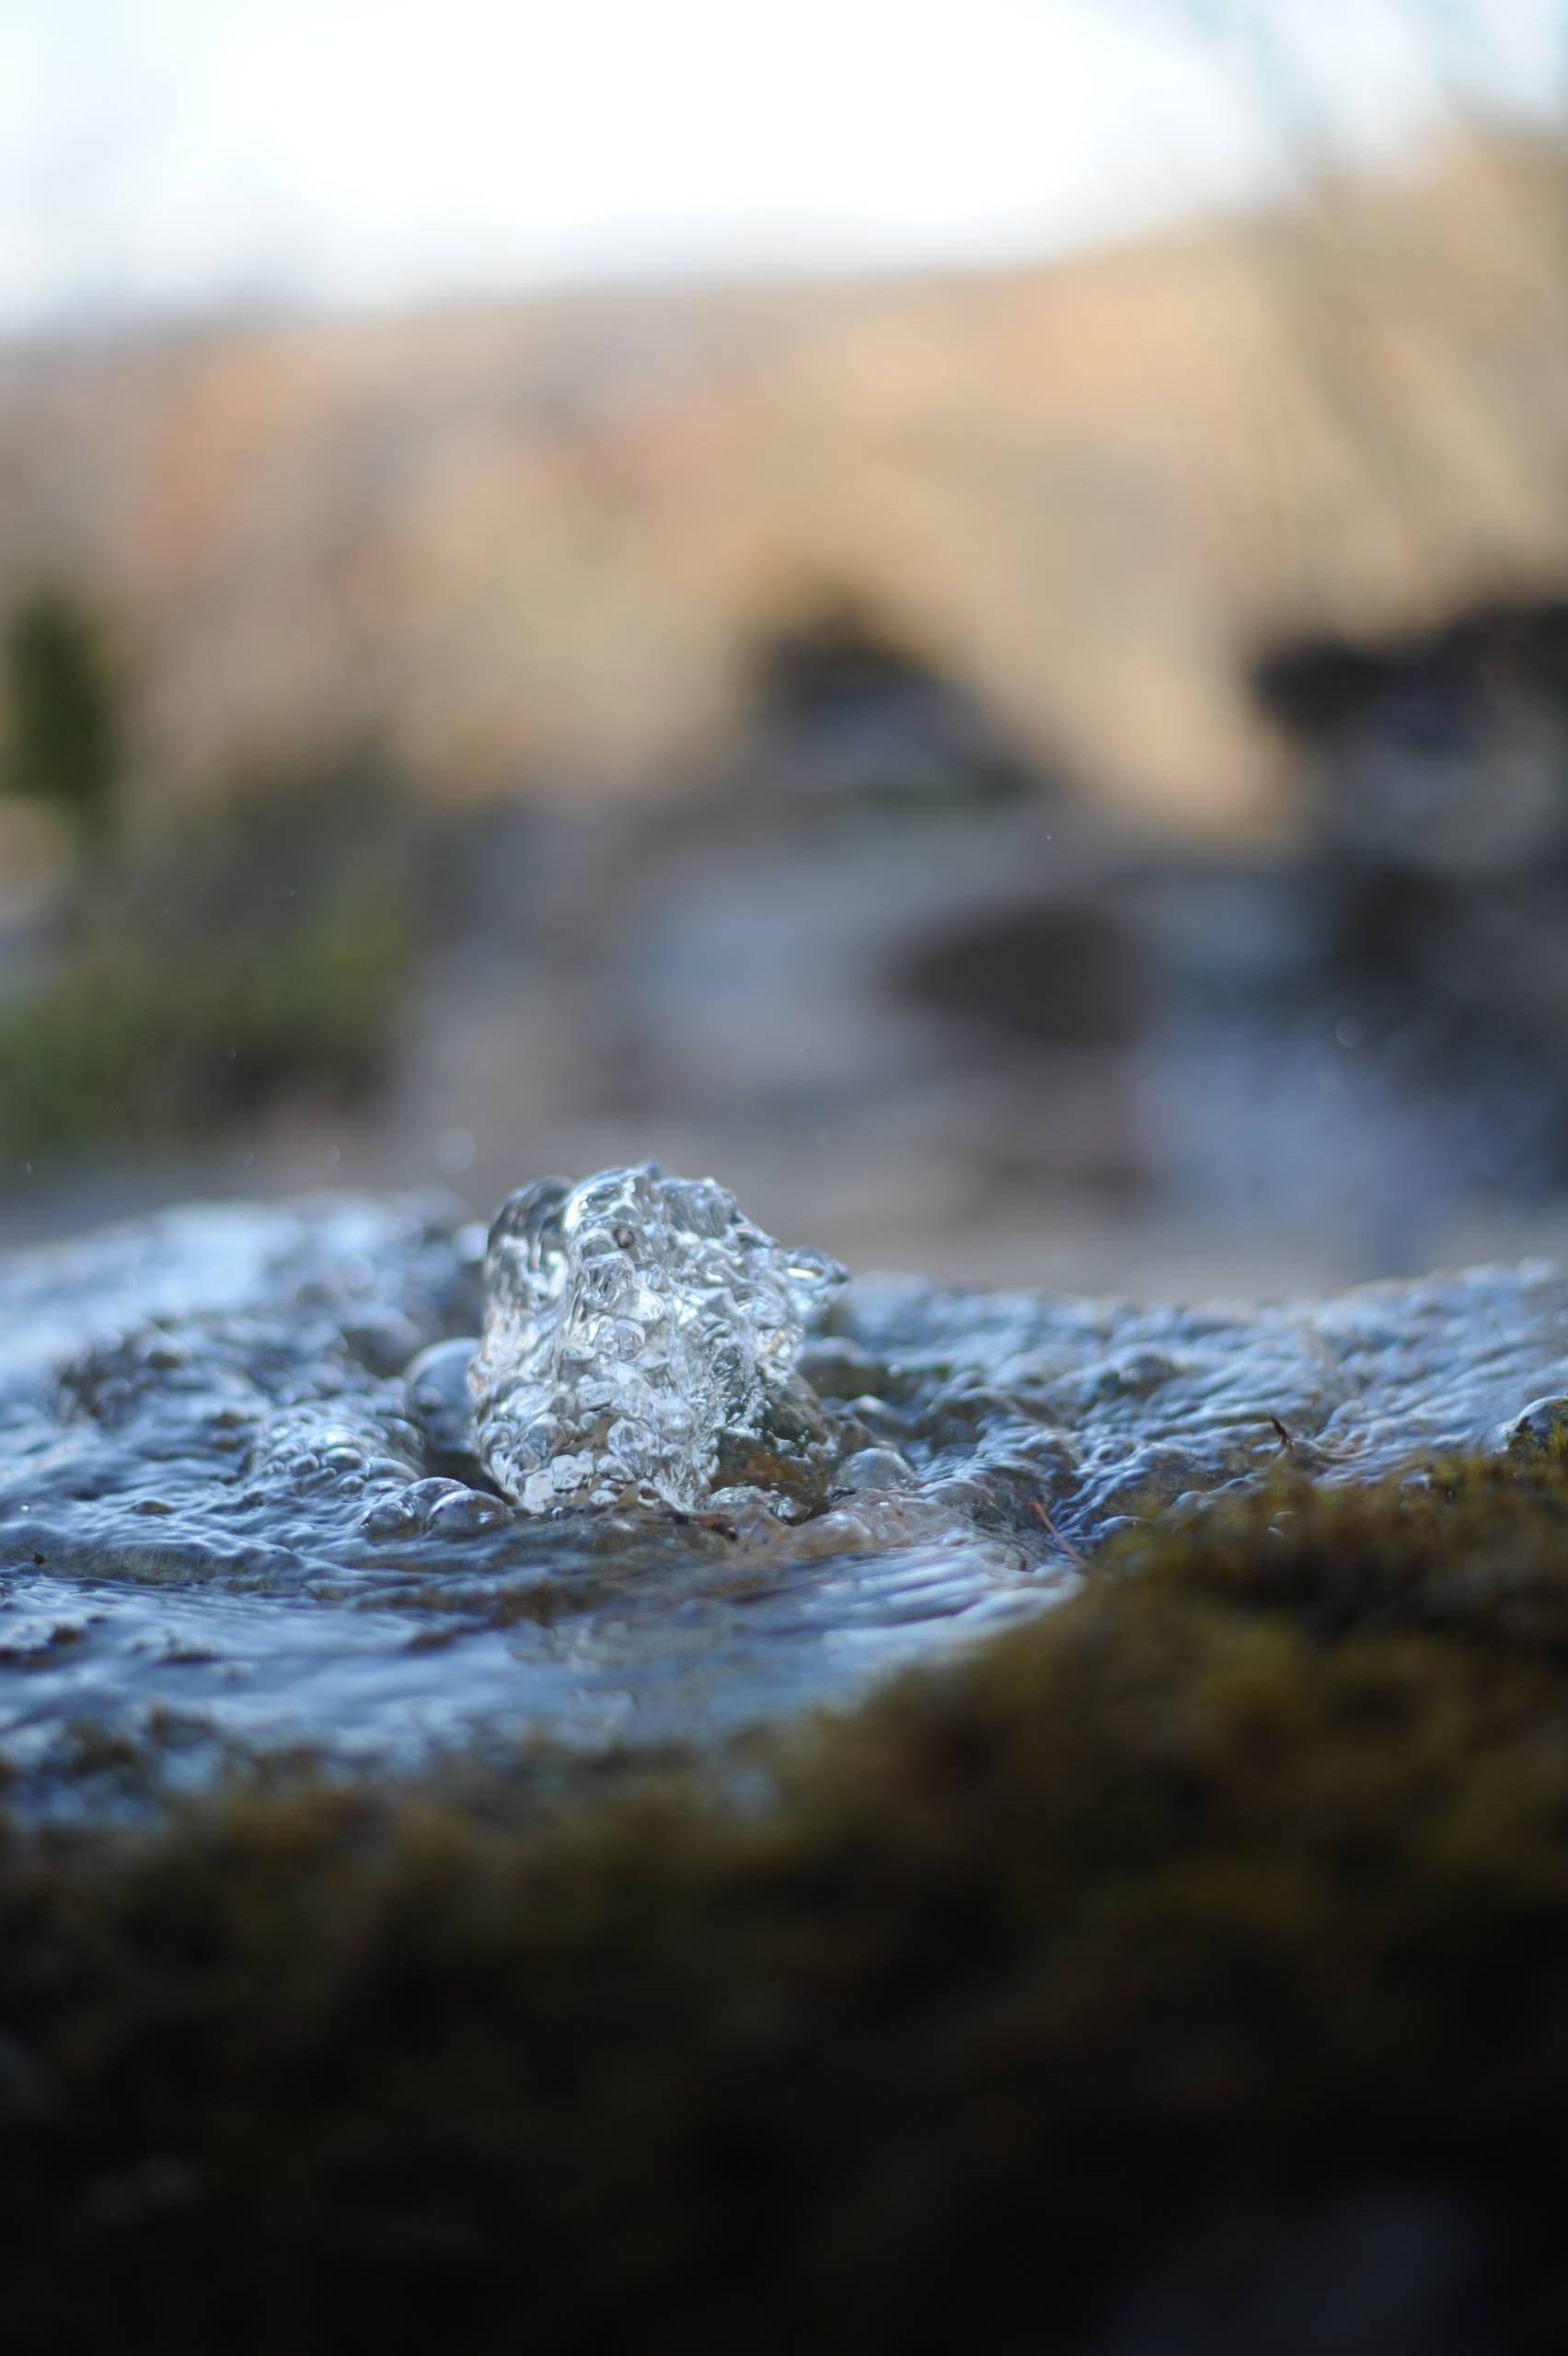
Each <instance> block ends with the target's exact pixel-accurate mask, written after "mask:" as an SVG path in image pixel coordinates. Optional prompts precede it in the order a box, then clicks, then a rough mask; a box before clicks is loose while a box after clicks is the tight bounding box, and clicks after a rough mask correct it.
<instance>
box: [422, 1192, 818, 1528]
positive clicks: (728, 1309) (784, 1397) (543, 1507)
mask: <svg viewBox="0 0 1568 2356" xmlns="http://www.w3.org/2000/svg"><path fill="white" fill-rule="evenodd" d="M845 1281H846V1279H845V1274H844V1271H843V1269H841V1268H839V1267H838V1266H837V1265H836V1264H835V1263H834V1262H833V1261H831V1260H829V1259H827V1258H825V1257H824V1254H823V1253H820V1252H787V1251H786V1250H784V1248H783V1247H782V1246H781V1245H780V1244H778V1243H776V1242H774V1240H773V1238H772V1237H771V1236H770V1235H765V1234H764V1233H763V1231H762V1230H761V1229H760V1228H758V1227H755V1226H754V1225H753V1224H752V1222H751V1220H750V1219H748V1218H745V1217H744V1215H743V1214H742V1212H741V1211H740V1209H739V1208H738V1207H737V1205H736V1202H735V1198H734V1196H733V1195H732V1194H730V1193H728V1192H727V1191H726V1190H725V1188H723V1187H722V1186H719V1185H716V1184H714V1182H713V1181H712V1179H710V1178H699V1179H687V1178H675V1177H666V1176H665V1174H664V1173H663V1172H662V1171H661V1170H659V1169H658V1168H657V1167H656V1166H655V1164H653V1163H652V1162H643V1163H640V1165H639V1166H638V1167H636V1168H634V1169H624V1170H605V1171H601V1172H599V1174H598V1175H597V1176H596V1177H593V1178H585V1179H584V1180H583V1181H582V1184H580V1185H576V1186H571V1185H568V1184H567V1183H566V1181H565V1180H564V1179H559V1178H546V1179H540V1180H538V1181H536V1184H533V1185H531V1186H525V1187H524V1188H523V1189H522V1190H521V1191H520V1192H519V1193H517V1194H515V1195H512V1196H511V1197H510V1199H509V1200H508V1201H507V1202H506V1203H504V1204H503V1205H502V1208H501V1211H500V1212H499V1214H498V1215H497V1218H496V1220H495V1223H494V1225H493V1227H492V1228H491V1230H490V1247H489V1252H488V1253H487V1257H486V1262H485V1293H486V1307H485V1318H484V1325H483V1329H482V1332H481V1335H480V1340H479V1346H478V1351H477V1352H476V1354H475V1357H474V1360H473V1365H472V1369H471V1371H470V1374H469V1388H470V1392H471V1394H472V1398H473V1403H474V1437H475V1444H476V1447H477V1450H478V1455H479V1458H480V1460H481V1461H482V1462H483V1464H484V1466H485V1469H486V1470H487V1472H489V1473H490V1477H491V1479H492V1480H493V1481H494V1482H495V1484H496V1486H497V1487H498V1488H499V1489H501V1490H502V1493H503V1494H504V1495H505V1496H508V1497H510V1498H511V1499H512V1501H513V1504H515V1505H518V1506H521V1507H522V1508H523V1510H524V1511H525V1513H532V1514H543V1513H550V1512H554V1511H556V1510H558V1509H559V1508H563V1507H585V1506H612V1505H621V1506H625V1505H641V1506H644V1507H648V1506H673V1507H677V1508H681V1509H685V1510H686V1511H691V1510H695V1509H699V1508H701V1507H708V1506H718V1507H722V1506H723V1505H725V1504H726V1503H732V1502H735V1501H737V1500H738V1499H739V1498H740V1497H741V1496H744V1495H745V1494H747V1493H750V1494H751V1495H754V1496H755V1494H756V1493H757V1492H759V1491H760V1492H762V1493H763V1494H765V1495H766V1496H767V1497H768V1499H769V1502H770V1503H772V1504H773V1505H774V1506H775V1507H776V1509H778V1508H781V1509H782V1510H783V1511H784V1512H785V1514H786V1515H788V1514H789V1512H790V1506H791V1504H792V1503H794V1502H796V1501H798V1500H799V1499H801V1497H802V1496H804V1495H805V1494H806V1493H808V1492H810V1491H812V1490H813V1489H820V1486H821V1482H820V1478H818V1477H815V1476H818V1475H820V1472H821V1471H822V1468H823V1466H824V1463H825V1461H827V1458H828V1456H829V1455H830V1453H831V1446H830V1438H829V1430H828V1426H827V1424H826V1422H825V1419H824V1416H823V1415H822V1412H821V1409H820V1408H819V1406H818V1405H817V1403H816V1400H815V1398H814V1395H813V1392H811V1391H810V1390H809V1389H808V1388H807V1386H806V1385H805V1384H804V1383H803V1382H802V1381H801V1379H800V1377H799V1376H798V1375H797V1374H796V1372H795V1357H796V1353H797V1352H798V1350H799V1349H800V1347H801V1341H802V1339H803V1338H804V1333H805V1325H806V1321H807V1318H808V1317H809V1315H810V1314H811V1312H812V1311H813V1308H815V1307H816V1306H817V1305H818V1304H820V1303H821V1302H822V1301H823V1300H824V1299H825V1298H826V1297H827V1296H828V1295H830V1294H831V1293H832V1292H833V1291H834V1290H835V1289H836V1288H837V1287H838V1286H839V1285H841V1284H843V1283H844V1282H845Z"/></svg>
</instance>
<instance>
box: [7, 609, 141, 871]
mask: <svg viewBox="0 0 1568 2356" xmlns="http://www.w3.org/2000/svg"><path fill="white" fill-rule="evenodd" d="M5 655H6V699H7V703H8V706H9V721H10V725H9V732H8V746H7V757H6V763H5V767H4V771H3V775H4V779H5V782H6V785H7V787H8V788H9V790H10V791H12V792H13V793H22V794H27V795H29V796H30V797H31V798H32V799H34V800H35V801H39V802H42V803H47V804H48V805H49V806H50V807H51V808H52V809H53V810H55V811H56V812H58V814H59V815H60V816H61V818H63V821H64V822H65V824H66V826H68V827H69V828H70V829H71V831H72V833H73V834H74V835H75V837H76V839H77V841H78V842H79V843H83V844H93V843H97V842H99V841H101V839H102V838H103V837H104V836H105V835H106V834H107V833H108V831H109V827H110V819H111V817H112V815H113V807H114V797H115V792H116V789H117V788H118V786H119V783H120V777H121V722H120V711H119V698H118V694H117V691H116V687H115V683H114V679H113V675H112V673H111V671H110V665H109V662H108V659H107V656H106V654H105V653H104V649H103V643H102V639H101V635H100V633H99V630H98V626H97V625H96V623H95V622H94V621H93V619H92V618H91V617H90V615H89V614H88V613H87V611H86V608H85V607H84V606H81V605H79V604H78V603H77V601H76V600H75V598H74V597H71V596H69V595H66V593H65V592H64V591H63V590H58V589H40V590H39V591H37V592H35V593H34V595H32V596H30V597H29V598H28V599H27V600H26V601H25V602H24V603H23V604H22V605H20V606H17V609H16V611H15V612H14V613H13V614H12V616H11V618H10V619H9V622H8V623H7V625H6V639H5Z"/></svg>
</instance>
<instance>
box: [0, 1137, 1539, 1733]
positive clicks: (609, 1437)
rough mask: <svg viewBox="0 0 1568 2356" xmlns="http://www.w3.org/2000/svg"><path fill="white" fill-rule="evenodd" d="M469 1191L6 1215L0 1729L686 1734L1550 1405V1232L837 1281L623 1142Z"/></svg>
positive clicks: (805, 1694) (826, 1688)
mask: <svg viewBox="0 0 1568 2356" xmlns="http://www.w3.org/2000/svg"><path fill="white" fill-rule="evenodd" d="M461 1218H462V1215H461V1213H460V1212H459V1211H458V1210H457V1208H456V1207H455V1206H453V1205H450V1204H447V1203H445V1202H434V1203H420V1202H385V1201H375V1200H368V1199H363V1198H352V1197H330V1198H324V1199H320V1200H314V1201H310V1202H306V1203H301V1204H298V1205H294V1206H292V1207H266V1208H251V1207H225V1208H206V1207H197V1208H192V1209H189V1210H183V1211H175V1212H169V1213H167V1214H165V1215H164V1216H162V1217H160V1218H155V1219H150V1220H144V1221H140V1222H137V1223H135V1224H133V1225H130V1226H126V1227H122V1228H119V1229H116V1230H110V1231H108V1232H106V1233H104V1234H101V1235H98V1236H91V1237H87V1238H86V1239H84V1240H82V1241H81V1242H75V1243H72V1244H68V1245H64V1246H56V1247H51V1248H48V1249H45V1250H41V1251H30V1252H25V1253H14V1254H12V1255H10V1256H9V1257H7V1258H5V1259H3V1260H0V1758H3V1759H4V1761H6V1763H7V1764H8V1765H9V1766H10V1767H11V1768H12V1769H13V1770H15V1771H17V1772H19V1773H23V1774H26V1773H29V1772H33V1771H38V1770H39V1769H40V1762H42V1761H47V1759H48V1758H49V1757H50V1756H51V1755H52V1750H53V1748H54V1747H55V1746H57V1745H58V1743H59V1740H60V1738H61V1737H62V1734H63V1730H64V1729H66V1728H70V1727H76V1728H80V1727H83V1726H91V1727H94V1728H95V1729H98V1730H99V1731H102V1732H106V1733H107V1732H109V1731H110V1730H114V1729H121V1730H127V1731H131V1732H136V1731H138V1730H143V1729H144V1728H145V1727H147V1726H148V1725H149V1724H151V1723H154V1722H155V1720H156V1723H158V1724H159V1725H161V1726H163V1727H166V1728H167V1727H168V1726H169V1725H171V1724H173V1723H176V1722H178V1723H180V1724H183V1725H186V1726H188V1727H193V1728H195V1729H197V1730H199V1731H200V1732H202V1737H203V1739H205V1740H207V1741H208V1742H209V1744H210V1745H221V1744H222V1743H225V1742H237V1743H240V1744H244V1745H249V1744H255V1743H272V1742H276V1741H280V1740H285V1741H290V1742H298V1741H302V1740H303V1741H307V1742H310V1743H313V1744H318V1745H322V1746H325V1747H327V1748H328V1749H329V1750H334V1751H336V1752H338V1753H340V1754H341V1755H342V1756H344V1757H345V1758H349V1759H357V1760H360V1761H371V1760H378V1759H380V1760H389V1759H398V1760H409V1759H411V1758H412V1757H414V1756H416V1755H418V1754H419V1753H421V1751H424V1750H428V1749H429V1748H430V1747H431V1746H432V1745H441V1744H446V1743H450V1742H454V1741H458V1740H462V1739H466V1738H468V1737H470V1736H471V1735H473V1734H474V1733H475V1732H476V1730H478V1729H481V1728H485V1727H490V1728H494V1729H496V1730H498V1731H499V1732H500V1733H501V1734H502V1735H504V1736H505V1737H507V1738H515V1737H516V1736H517V1735H519V1734H529V1733H536V1732H548V1733H549V1734H550V1735H552V1736H554V1737H556V1738H561V1739H566V1740H569V1741H574V1742H585V1743H600V1742H604V1741H606V1740H610V1741H616V1742H623V1743H624V1742H626V1741H628V1740H631V1741H635V1740H640V1739H647V1740H649V1741H662V1740H664V1739H666V1738H670V1737H672V1736H678V1737H681V1738H688V1739H689V1738H698V1739H700V1738H704V1737H706V1736H709V1735H714V1734H721V1733H723V1732H726V1731H728V1730H730V1729H732V1728H734V1727H740V1726H744V1725H746V1724H750V1723H754V1722H755V1721H758V1720H760V1719H764V1718H767V1717H769V1716H776V1715H780V1714H783V1713H788V1712H792V1711H797V1710H800V1709H802V1708H809V1707H812V1706H813V1705H817V1704H820V1703H834V1702H838V1701H842V1700H845V1699H847V1698H849V1697H851V1696H852V1695H854V1694H855V1693H857V1692H859V1691H860V1690H862V1689H863V1687H864V1686H865V1684H866V1683H867V1681H868V1680H870V1679H872V1678H874V1677H877V1676H879V1675H881V1674H882V1673H884V1672H885V1671H886V1670H887V1669H890V1668H891V1667H894V1666H896V1665H899V1664H902V1663H904V1662H906V1661H908V1660H910V1659H912V1658H916V1657H922V1656H923V1655H925V1654H928V1653H929V1652H930V1651H931V1650H932V1649H933V1647H938V1646H942V1645H946V1644H951V1643H952V1642H954V1641H960V1640H963V1639H964V1638H967V1637H969V1636H971V1635H974V1634H980V1633H982V1632H986V1631H988V1630H989V1629H990V1628H992V1627H993V1626H995V1625H997V1624H998V1623H1000V1622H1004V1621H1006V1620H1007V1619H1009V1618H1010V1617H1012V1616H1016V1615H1017V1614H1019V1613H1027V1612H1030V1611H1038V1610H1041V1609H1044V1608H1046V1607H1047V1606H1048V1605H1050V1604H1051V1603H1053V1602H1055V1600H1059V1599H1060V1597H1061V1596H1063V1595H1064V1594H1066V1593H1069V1592H1071V1591H1072V1589H1073V1588H1074V1587H1075V1586H1077V1585H1078V1583H1079V1582H1080V1581H1081V1578H1082V1576H1084V1567H1083V1566H1084V1562H1085V1559H1086V1558H1087V1557H1088V1556H1090V1555H1091V1554H1092V1552H1093V1550H1094V1548H1095V1546H1096V1545H1097V1544H1098V1543H1099V1542H1101V1540H1102V1539H1103V1538H1104V1537H1105V1536H1106V1535H1107V1534H1109V1533H1112V1532H1114V1531H1116V1530H1123V1529H1125V1528H1126V1527H1128V1526H1129V1524H1130V1523H1132V1522H1134V1521H1136V1519H1137V1518H1139V1517H1142V1516H1147V1515H1148V1514H1150V1513H1152V1512H1155V1511H1158V1510H1159V1508H1160V1507H1162V1506H1164V1505H1168V1504H1170V1503H1173V1502H1175V1501H1177V1500H1182V1499H1193V1498H1202V1497H1205V1496H1210V1495H1212V1494H1213V1493H1215V1492H1216V1491H1219V1490H1223V1489H1227V1488H1235V1487H1238V1486H1245V1485H1248V1484H1255V1483H1257V1482H1258V1481H1260V1480H1262V1479H1263V1478H1265V1477H1267V1476H1268V1475H1269V1474H1270V1473H1271V1472H1273V1471H1274V1470H1276V1469H1277V1468H1278V1467H1279V1466H1280V1465H1281V1462H1282V1461H1290V1462H1291V1463H1293V1464H1294V1465H1295V1466H1296V1467H1297V1469H1298V1470H1300V1469H1305V1470H1309V1471H1310V1472H1312V1473H1313V1475H1314V1477H1317V1478H1320V1479H1323V1480H1329V1481H1347V1480H1354V1479H1358V1478H1362V1477H1366V1476H1369V1475H1371V1474H1375V1473H1378V1472H1384V1471H1388V1470H1389V1469H1395V1468H1402V1467H1409V1468H1414V1467H1416V1466H1418V1465H1419V1463H1420V1461H1422V1460H1423V1459H1424V1458H1426V1457H1429V1456H1431V1455H1433V1454H1435V1453H1438V1452H1441V1451H1444V1450H1447V1449H1457V1448H1470V1449H1478V1448H1479V1449H1489V1448H1498V1449H1500V1448H1505V1447H1509V1446H1512V1447H1514V1448H1516V1449H1517V1448H1519V1447H1521V1446H1525V1447H1541V1446H1552V1445H1555V1444H1556V1442H1557V1438H1558V1434H1559V1428H1560V1419H1561V1417H1562V1414H1563V1407H1562V1403H1563V1400H1564V1398H1565V1397H1568V1277H1565V1276H1564V1275H1563V1274H1562V1272H1561V1271H1559V1270H1557V1269H1556V1268H1554V1267H1551V1266H1548V1265H1542V1264H1530V1265H1525V1266H1522V1267H1516V1268H1499V1269H1481V1270H1472V1271H1470V1272H1467V1273H1465V1274H1462V1275H1456V1276H1435V1277H1431V1278H1427V1279H1424V1280H1423V1281H1422V1282H1420V1283H1412V1284H1403V1283H1401V1284H1388V1285H1379V1286H1371V1287H1366V1288H1361V1289H1359V1290H1357V1291H1354V1292H1349V1293H1346V1294H1343V1295H1342V1296H1340V1297H1338V1298H1336V1299H1329V1300H1326V1301H1322V1302H1316V1303H1294V1304H1291V1303H1286V1304H1275V1305H1263V1306H1256V1307H1246V1306H1234V1305H1233V1306H1214V1305H1209V1306H1206V1307H1204V1306H1198V1307H1186V1308H1180V1307H1155V1308H1145V1307H1137V1306H1135V1305H1132V1304H1129V1303H1126V1302H1122V1301H1115V1300H1083V1299H1053V1298H1050V1297H1047V1296H1043V1295H1039V1294H1033V1293H1026V1292H1013V1293H981V1292H972V1291H962V1290H954V1289H952V1288H939V1287H935V1286H931V1285H928V1284H925V1283H922V1282H920V1281H919V1280H918V1279H915V1278H881V1279H879V1278H870V1279H864V1280H860V1281H858V1282H852V1283H848V1284H847V1285H846V1284H844V1283H843V1281H842V1277H841V1272H839V1271H837V1270H836V1269H835V1268H834V1267H833V1265H832V1264H831V1263H830V1262H827V1261H824V1259H822V1258H821V1257H820V1255H816V1254H812V1253H789V1252H785V1251H784V1250H783V1249H782V1248H781V1247H780V1246H778V1245H777V1244H775V1243H774V1242H772V1240H771V1239H770V1238H768V1237H767V1236H765V1235H763V1234H762V1233H761V1231H760V1230H757V1229H755V1227H753V1226H752V1225H751V1223H750V1222H749V1221H747V1220H745V1219H744V1217H743V1215H742V1214H741V1213H740V1212H739V1210H738V1209H737V1208H736V1207H735V1205H734V1203H733V1201H732V1197H730V1196H729V1195H726V1194H725V1193H724V1191H723V1190H722V1189H721V1188H720V1187H717V1186H715V1185H713V1184H711V1182H702V1183H700V1184H690V1183H688V1182H685V1181H680V1180H674V1179H668V1178H665V1177H664V1176H663V1174H662V1173H660V1172H657V1171H655V1170H652V1169H651V1168H649V1167H646V1166H645V1167H644V1168H642V1169H640V1170H635V1171H622V1172H606V1173H604V1174H602V1175H601V1176H600V1177H599V1178H597V1179H594V1180H592V1181H589V1182H586V1183H585V1184H583V1185H582V1186H580V1187H577V1188H568V1187H567V1186H565V1184H563V1183H562V1182H548V1183H547V1184H545V1185H543V1186H538V1187H534V1188H530V1189H526V1190H525V1193H524V1194H523V1195H519V1196H514V1197H513V1199H512V1201H511V1202H510V1203H509V1204H508V1205H507V1206H506V1207H504V1209H503V1211H502V1215H501V1217H500V1218H499V1219H498V1221H497V1223H496V1227H495V1229H494V1230H493V1231H492V1236H491V1242H490V1252H489V1255H488V1258H487V1261H486V1264H485V1269H484V1272H483V1276H482V1280H481V1277H480V1276H479V1275H478V1274H477V1272H476V1269H475V1265H474V1249H473V1239H472V1235H471V1231H470V1230H468V1229H467V1227H465V1226H464V1225H462V1224H461ZM369 1336H374V1337H375V1338H374V1343H372V1342H371V1341H370V1340H368V1339H367V1337H369ZM199 1749H200V1746H199V1745H198V1750H199ZM206 1755H215V1753H214V1752H209V1754H206Z"/></svg>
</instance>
